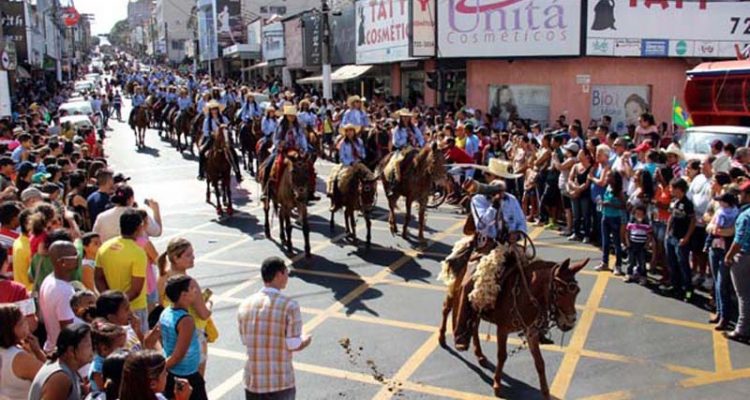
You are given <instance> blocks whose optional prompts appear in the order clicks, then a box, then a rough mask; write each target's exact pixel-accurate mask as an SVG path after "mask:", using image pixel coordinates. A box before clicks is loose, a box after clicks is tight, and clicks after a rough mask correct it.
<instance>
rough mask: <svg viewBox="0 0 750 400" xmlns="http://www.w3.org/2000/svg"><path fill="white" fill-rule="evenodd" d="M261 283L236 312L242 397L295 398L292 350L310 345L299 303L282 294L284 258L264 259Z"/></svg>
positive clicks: (286, 272)
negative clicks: (243, 354) (242, 357)
mask: <svg viewBox="0 0 750 400" xmlns="http://www.w3.org/2000/svg"><path fill="white" fill-rule="evenodd" d="M261 276H262V278H263V283H264V287H263V289H261V290H260V291H259V292H258V293H256V294H254V295H252V296H250V298H248V299H247V300H245V301H244V302H242V304H241V305H240V308H239V312H238V315H237V320H238V323H239V330H240V339H241V340H242V343H243V344H244V345H245V346H246V347H247V354H248V360H247V363H246V364H245V399H246V400H256V399H274V400H292V399H294V398H295V394H296V389H295V383H294V367H293V366H292V352H295V351H300V350H303V349H304V348H306V347H307V346H309V345H310V342H311V340H312V338H311V337H310V336H303V335H302V316H301V314H300V309H299V304H297V302H296V301H294V300H292V299H291V298H290V297H287V296H285V295H283V294H281V290H282V289H284V288H286V284H287V282H288V281H289V270H288V269H287V267H286V265H284V261H283V260H282V259H280V258H278V257H270V258H267V259H266V260H265V261H263V264H262V266H261Z"/></svg>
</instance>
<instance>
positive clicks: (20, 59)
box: [0, 1, 28, 63]
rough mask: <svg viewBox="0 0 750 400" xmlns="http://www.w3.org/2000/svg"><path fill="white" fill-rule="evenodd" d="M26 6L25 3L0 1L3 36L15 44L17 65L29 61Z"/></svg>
mask: <svg viewBox="0 0 750 400" xmlns="http://www.w3.org/2000/svg"><path fill="white" fill-rule="evenodd" d="M25 4H26V3H25V2H23V1H0V20H1V21H2V24H3V29H2V31H3V36H4V39H5V41H8V42H13V43H15V46H16V47H15V48H16V57H17V59H16V62H17V63H26V62H27V61H28V47H27V45H26V13H25V12H24V6H25Z"/></svg>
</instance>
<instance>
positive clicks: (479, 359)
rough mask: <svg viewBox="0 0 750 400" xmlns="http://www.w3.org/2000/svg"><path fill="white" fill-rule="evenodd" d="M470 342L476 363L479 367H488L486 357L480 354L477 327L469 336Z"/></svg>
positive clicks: (480, 344)
mask: <svg viewBox="0 0 750 400" xmlns="http://www.w3.org/2000/svg"><path fill="white" fill-rule="evenodd" d="M471 342H472V344H473V345H474V356H475V357H476V358H477V362H478V363H479V365H481V366H483V367H486V366H487V365H488V364H487V357H485V356H484V353H482V342H481V341H480V340H479V325H477V327H476V329H474V332H473V333H472V334H471ZM503 348H505V347H503Z"/></svg>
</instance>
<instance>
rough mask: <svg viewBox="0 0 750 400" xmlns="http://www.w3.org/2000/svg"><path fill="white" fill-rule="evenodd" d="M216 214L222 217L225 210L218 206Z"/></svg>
mask: <svg viewBox="0 0 750 400" xmlns="http://www.w3.org/2000/svg"><path fill="white" fill-rule="evenodd" d="M216 215H218V216H220V217H221V216H222V215H224V211H223V210H222V209H221V208H220V207H216Z"/></svg>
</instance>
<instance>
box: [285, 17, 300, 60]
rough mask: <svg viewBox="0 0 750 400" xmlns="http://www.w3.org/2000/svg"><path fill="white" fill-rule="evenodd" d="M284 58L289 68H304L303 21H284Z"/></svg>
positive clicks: (295, 19)
mask: <svg viewBox="0 0 750 400" xmlns="http://www.w3.org/2000/svg"><path fill="white" fill-rule="evenodd" d="M284 58H285V59H286V66H287V67H289V68H302V20H301V19H300V18H294V19H290V20H287V21H284Z"/></svg>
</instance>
